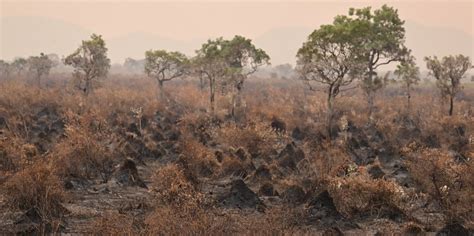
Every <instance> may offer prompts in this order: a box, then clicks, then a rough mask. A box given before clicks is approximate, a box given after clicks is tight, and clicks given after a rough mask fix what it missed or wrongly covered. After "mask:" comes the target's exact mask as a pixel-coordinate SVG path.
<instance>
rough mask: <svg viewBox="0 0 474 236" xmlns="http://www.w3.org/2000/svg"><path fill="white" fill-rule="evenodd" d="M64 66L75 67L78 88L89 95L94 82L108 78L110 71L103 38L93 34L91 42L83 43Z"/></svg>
mask: <svg viewBox="0 0 474 236" xmlns="http://www.w3.org/2000/svg"><path fill="white" fill-rule="evenodd" d="M64 64H66V65H70V66H72V67H74V76H75V77H76V78H77V79H78V80H79V84H78V85H77V86H78V87H79V88H80V89H81V90H83V91H84V93H85V94H86V95H88V94H89V93H90V92H91V90H92V81H93V80H95V79H97V78H100V77H104V76H106V75H107V73H108V71H109V69H110V59H109V58H107V48H106V46H105V42H104V40H103V39H102V36H100V35H96V34H92V35H91V39H90V40H84V41H82V44H81V46H79V48H78V49H76V51H75V52H73V53H72V54H71V55H69V56H67V57H66V58H65V59H64ZM83 83H85V85H83Z"/></svg>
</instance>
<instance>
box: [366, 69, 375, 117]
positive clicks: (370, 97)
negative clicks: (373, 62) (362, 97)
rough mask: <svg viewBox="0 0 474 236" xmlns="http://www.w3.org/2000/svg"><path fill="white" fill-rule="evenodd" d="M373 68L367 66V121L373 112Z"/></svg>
mask: <svg viewBox="0 0 474 236" xmlns="http://www.w3.org/2000/svg"><path fill="white" fill-rule="evenodd" d="M373 72H374V70H373V68H372V66H369V75H368V78H367V79H368V82H369V83H370V84H369V85H368V87H367V89H368V90H367V91H366V92H367V106H368V109H369V119H370V117H372V113H373V111H374V96H375V95H374V91H373V88H372V86H374V84H373V82H374V81H373Z"/></svg>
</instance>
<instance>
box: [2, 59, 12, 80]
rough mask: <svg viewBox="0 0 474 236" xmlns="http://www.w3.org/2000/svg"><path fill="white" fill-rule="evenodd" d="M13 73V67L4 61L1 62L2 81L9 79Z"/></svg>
mask: <svg viewBox="0 0 474 236" xmlns="http://www.w3.org/2000/svg"><path fill="white" fill-rule="evenodd" d="M11 71H12V65H11V64H10V63H8V62H6V61H4V60H0V75H1V77H2V79H7V78H8V77H9V76H10V73H11Z"/></svg>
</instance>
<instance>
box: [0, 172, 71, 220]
mask: <svg viewBox="0 0 474 236" xmlns="http://www.w3.org/2000/svg"><path fill="white" fill-rule="evenodd" d="M3 188H4V190H5V196H6V199H7V202H8V204H9V205H10V206H12V207H14V208H16V209H20V210H30V209H32V208H33V209H35V210H36V211H37V212H38V213H39V214H40V217H41V218H42V219H43V220H46V219H51V218H53V217H58V216H60V215H61V214H62V213H64V208H63V207H62V205H61V203H62V202H64V201H65V200H66V198H67V195H66V193H65V192H64V189H63V185H62V182H61V181H60V180H59V178H58V177H57V176H56V175H54V174H53V172H52V171H51V168H50V167H49V166H48V165H47V164H42V163H41V164H40V163H37V164H36V165H32V166H30V167H28V168H26V169H24V170H21V171H19V172H17V173H16V174H15V175H13V176H12V177H11V178H10V179H8V181H7V182H6V183H5V184H4V186H3Z"/></svg>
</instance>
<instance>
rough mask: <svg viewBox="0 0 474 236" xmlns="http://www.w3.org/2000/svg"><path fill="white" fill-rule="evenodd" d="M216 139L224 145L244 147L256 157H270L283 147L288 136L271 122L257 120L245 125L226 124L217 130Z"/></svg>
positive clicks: (234, 147) (235, 147)
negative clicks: (282, 134) (275, 129)
mask: <svg viewBox="0 0 474 236" xmlns="http://www.w3.org/2000/svg"><path fill="white" fill-rule="evenodd" d="M214 136H215V137H216V140H217V141H218V142H219V143H220V144H221V145H223V146H226V147H229V148H233V149H238V148H240V147H243V148H244V149H245V150H247V151H248V152H249V153H250V155H251V156H252V157H253V158H255V157H268V156H269V155H270V154H272V153H273V152H274V150H276V149H279V148H281V146H282V145H284V144H285V143H286V142H285V141H288V138H287V137H285V136H281V135H279V134H278V133H276V132H275V131H274V130H273V129H272V128H271V127H270V125H269V123H263V122H257V123H253V124H252V123H251V124H248V125H244V126H239V125H236V124H233V123H228V124H224V125H223V126H221V127H220V128H219V129H217V130H215V134H214Z"/></svg>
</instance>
